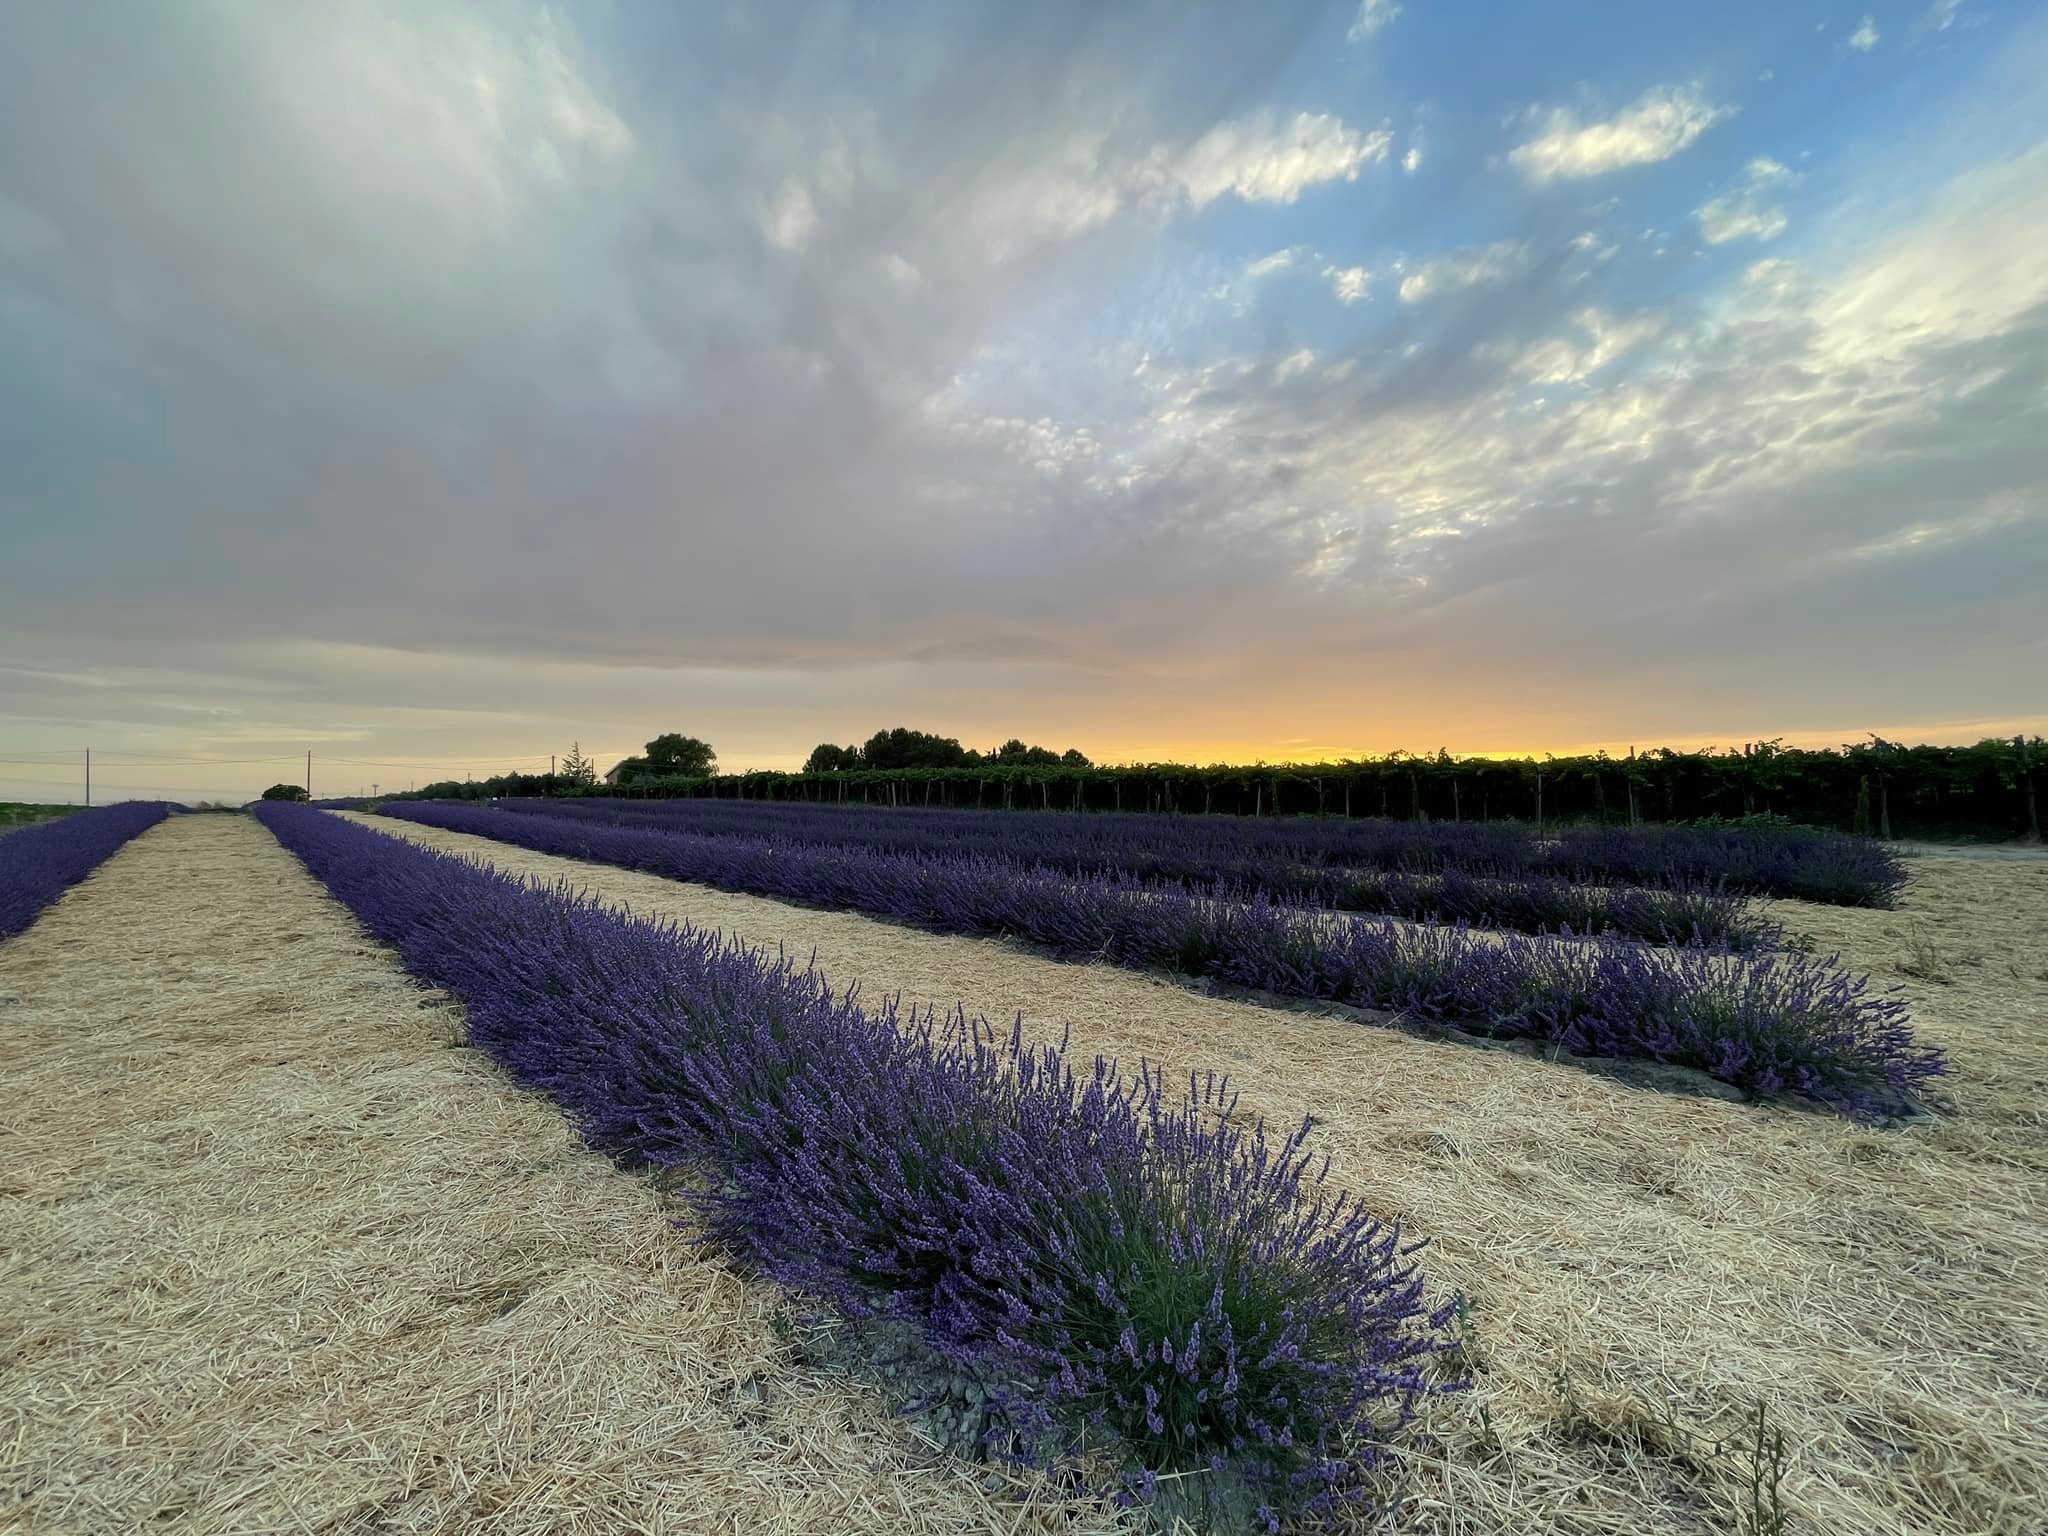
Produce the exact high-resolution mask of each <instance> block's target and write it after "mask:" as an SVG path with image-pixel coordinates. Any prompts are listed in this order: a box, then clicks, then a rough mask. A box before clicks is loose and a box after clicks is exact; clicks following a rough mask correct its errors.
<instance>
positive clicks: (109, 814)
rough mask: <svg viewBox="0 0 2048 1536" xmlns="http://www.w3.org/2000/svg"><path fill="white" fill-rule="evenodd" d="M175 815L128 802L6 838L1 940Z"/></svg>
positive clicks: (0, 882)
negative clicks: (126, 845)
mask: <svg viewBox="0 0 2048 1536" xmlns="http://www.w3.org/2000/svg"><path fill="white" fill-rule="evenodd" d="M170 813H171V807H170V806H169V805H166V804H165V803H164V802H162V801H160V800H127V801H123V802H122V803H121V804H119V805H109V806H103V807H101V808H100V809H98V810H93V811H77V812H74V813H73V814H71V815H69V816H60V817H58V818H57V819H56V820H54V821H44V822H38V823H37V824H36V825H34V826H31V827H24V828H22V829H21V830H20V831H18V832H10V833H8V834H7V836H5V837H0V939H4V938H7V937H9V936H10V935H13V934H17V933H20V932H21V931H22V930H23V929H25V928H26V927H28V925H29V924H30V923H32V922H34V921H35V920H36V914H37V913H39V912H41V911H42V910H43V908H45V907H47V906H48V905H49V904H50V903H51V902H53V901H55V900H56V899H57V898H58V897H59V896H61V895H63V894H64V892H65V891H66V890H68V889H69V888H70V887H72V886H74V885H76V884H77V883H78V882H79V881H81V880H83V879H84V878H85V877H86V876H87V875H89V874H91V873H92V872H93V871H94V870H95V869H98V868H99V867H100V865H101V864H102V863H103V862H104V861H105V860H106V858H107V856H108V855H109V854H111V853H113V852H114V850H115V849H117V848H119V847H120V846H121V845H122V844H123V843H125V842H127V841H128V840H129V839H130V838H132V837H134V836H136V835H137V834H138V833H142V832H147V831H148V830H149V829H150V828H151V827H153V826H155V825H156V824H157V823H158V822H160V821H162V820H163V819H164V818H165V817H166V816H168V815H170Z"/></svg>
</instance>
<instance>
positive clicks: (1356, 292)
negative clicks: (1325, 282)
mask: <svg viewBox="0 0 2048 1536" xmlns="http://www.w3.org/2000/svg"><path fill="white" fill-rule="evenodd" d="M1323 276H1324V277H1326V278H1328V279H1329V282H1330V291H1331V292H1332V293H1334V294H1336V295H1337V298H1338V300H1339V302H1341V303H1345V304H1356V303H1358V302H1359V300H1361V299H1366V298H1370V297H1371V296H1372V274H1371V273H1370V272H1368V271H1366V270H1365V268H1363V267H1325V268H1323Z"/></svg>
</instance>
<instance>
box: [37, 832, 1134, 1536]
mask: <svg viewBox="0 0 2048 1536" xmlns="http://www.w3.org/2000/svg"><path fill="white" fill-rule="evenodd" d="M459 1024H460V1019H459V1013H458V1011H457V1010H456V1009H455V1007H454V1005H453V1004H452V1003H451V1002H450V1001H449V1000H448V999H446V998H445V997H443V996H441V995H440V994H437V993H432V992H428V991H425V990H423V989H421V988H420V987H418V986H416V985H415V984H414V983H413V982H411V981H410V980H409V979H408V978H406V977H405V976H404V975H403V973H402V972H400V971H399V970H398V969H397V967H396V965H395V964H394V962H393V961H392V959H391V958H390V956H389V954H388V952H387V951H385V950H383V949H382V948H380V947H378V946H375V945H373V944H371V943H370V942H369V941H368V940H367V939H365V938H364V936H363V935H362V933H361V931H360V930H359V929H358V928H357V927H356V926H355V923H354V921H353V920H352V919H351V918H350V917H349V915H348V914H347V912H346V911H345V910H344V909H343V908H341V907H340V906H339V905H338V904H336V903H335V902H333V901H332V900H331V899H329V898H328V896H327V895H326V893H325V892H324V890H323V889H322V888H321V887H320V886H319V885H318V884H317V883H316V882H315V881H314V880H313V879H312V878H311V877H310V876H308V875H307V874H306V873H305V871H304V870H303V869H302V868H301V867H300V866H299V864H298V862H297V861H296V860H295V859H293V858H292V857H291V855H289V854H288V853H286V852H285V851H284V849H283V848H281V847H280V846H279V845H278V844H277V843H276V841H275V840H274V839H272V838H271V836H270V835H269V834H268V833H267V832H265V831H264V830H263V829H262V827H260V826H259V825H258V824H257V823H255V822H254V821H252V820H250V819H249V818H247V817H242V816H218V815H204V816H183V817H178V818H175V819H173V820H172V821H170V822H168V823H166V824H165V825H163V826H161V827H158V828H156V829H154V830H152V831H150V832H147V833H145V834H143V836H141V837H140V838H138V839H137V840H136V841H134V842H133V843H131V844H129V845H128V846H127V847H126V848H124V849H122V850H121V851H120V852H119V853H117V854H116V855H114V857H113V858H112V859H110V860H109V861H108V862H107V864H106V865H104V866H103V867H102V868H101V869H100V870H99V871H98V872H97V873H96V874H95V875H94V876H93V877H92V878H91V879H90V880H88V881H87V882H85V883H84V884H82V885H80V886H78V887H76V888H74V889H73V890H71V891H70V892H68V893H67V894H66V895H65V896H64V897H63V898H62V899H61V900H60V901H59V902H57V903H56V904H55V905H54V906H52V907H51V908H50V909H49V910H48V911H46V912H45V913H44V914H43V915H42V917H41V918H40V919H39V920H38V921H37V923H36V924H35V925H34V926H33V927H32V928H30V929H29V930H28V931H27V932H26V933H24V934H22V935H20V936H18V937H17V938H14V939H11V940H9V941H8V942H6V943H5V944H0V1070H4V1073H5V1082H6V1086H7V1094H6V1098H5V1102H4V1105H0V1528H5V1529H8V1530H19V1531H23V1532H50V1533H56V1532H63V1533H65V1536H101V1533H107V1536H113V1533H121V1536H128V1533H133V1532H138V1531H161V1532H193V1533H205V1536H224V1533H241V1532H249V1533H254V1532H259V1531H262V1532H272V1531H310V1532H321V1533H343V1532H348V1533H369V1532H420V1533H425V1532H439V1533H464V1536H471V1533H474V1536H481V1533H486V1532H488V1533H492V1536H499V1533H508V1536H509V1533H535V1536H539V1533H542V1532H546V1533H559V1532H587V1533H590V1536H616V1533H620V1532H649V1533H652V1532H724V1533H730V1532H734V1531H744V1532H755V1531H769V1532H786V1533H790V1536H796V1533H814V1532H840V1533H849V1536H850V1533H856V1532H860V1533H865V1532H880V1531H889V1532H897V1531H902V1532H915V1533H939V1532H949V1533H951V1532H967V1531H973V1532H995V1531H1047V1532H1050V1531H1055V1530H1088V1529H1093V1530H1098V1531H1107V1530H1109V1529H1110V1528H1111V1527H1112V1526H1113V1525H1114V1524H1115V1522H1114V1521H1112V1520H1111V1519H1110V1518H1109V1517H1108V1516H1107V1515H1105V1514H1103V1513H1101V1512H1099V1511H1088V1512H1085V1514H1084V1515H1083V1517H1082V1523H1080V1524H1070V1523H1069V1522H1068V1519H1067V1516H1066V1514H1064V1513H1062V1512H1060V1511H1059V1510H1058V1509H1057V1507H1050V1508H1049V1507H1046V1505H1045V1503H1044V1502H1043V1501H1042V1496H1039V1497H1040V1498H1041V1502H1040V1503H1039V1504H1038V1505H1037V1506H1036V1507H1034V1506H1033V1505H1031V1504H1030V1503H1028V1502H1027V1501H1026V1500H1025V1499H1024V1498H1021V1497H1018V1496H1013V1495H1005V1494H998V1493H992V1492H991V1491H988V1490H985V1489H983V1488H982V1487H980V1486H978V1484H977V1482H976V1480H975V1479H976V1478H977V1476H988V1475H989V1474H986V1473H977V1471H976V1469H973V1468H969V1467H964V1466H960V1465H951V1466H942V1465H939V1464H937V1463H936V1462H935V1460H934V1459H933V1458H930V1457H929V1456H926V1455H925V1454H924V1453H922V1452H921V1450H920V1448H919V1447H917V1446H916V1445H915V1444H914V1443H913V1442H911V1441H910V1439H909V1438H908V1436H907V1435H906V1434H905V1432H904V1431H903V1430H902V1428H901V1427H900V1425H899V1424H898V1423H897V1422H896V1421H894V1420H892V1419H890V1418H889V1417H888V1416H887V1415H886V1413H885V1412H884V1411H883V1410H882V1408H881V1407H880V1405H879V1404H878V1402H877V1401H876V1400H875V1399H873V1398H872V1397H870V1396H868V1395H867V1394H865V1393H862V1392H859V1391H855V1390H852V1389H849V1388H846V1387H844V1386H842V1385H839V1384H837V1383H834V1382H831V1381H827V1380H824V1379H822V1378H820V1377H818V1376H816V1375H815V1374H814V1373H810V1372H806V1371H800V1370H793V1369H792V1368H790V1367H789V1366H788V1365H787V1363H786V1351H785V1350H784V1348H783V1346H782V1345H781V1344H780V1343H779V1342H778V1339H777V1336H776V1332H775V1329H774V1327H773V1326H772V1320H773V1318H774V1315H775V1311H776V1308H777V1306H778V1303H779V1301H780V1298H779V1296H778V1294H777V1293H776V1292H775V1291H774V1290H773V1289H772V1288H769V1287H766V1286H762V1285H758V1284H753V1283H748V1282H744V1281H742V1280H740V1279H739V1278H737V1277H736V1276H735V1275H734V1273H733V1272H732V1271H730V1270H728V1269H727V1268H725V1267H723V1266H722V1265H720V1264H718V1263H716V1262H713V1261H711V1260H709V1259H707V1258H705V1257H703V1256H701V1255H700V1254H699V1253H698V1252H697V1251H696V1250H695V1249H694V1248H693V1246H692V1245H691V1243H690V1242H689V1240H688V1238H687V1237H686V1236H685V1235H684V1234H682V1233H679V1232H677V1231H676V1230H675V1229H674V1227H673V1226H672V1225H671V1213H669V1212H667V1211H665V1210H664V1209H663V1208H662V1206H661V1204H660V1203H659V1201H658V1200H657V1198H656V1196H655V1194H654V1192H653V1191H652V1190H651V1188H650V1187H649V1186H648V1185H646V1184H645V1183H644V1182H642V1181H641V1180H639V1179H637V1178H632V1177H629V1176H627V1175H625V1174H622V1173H619V1172H617V1171H616V1170H615V1169H613V1168H612V1167H611V1166H610V1165H609V1164H608V1163H606V1162H604V1161H603V1160H601V1159H599V1158H597V1157H595V1156H593V1155H591V1154H590V1153H589V1152H588V1151H586V1150H585V1149H584V1148H583V1146H582V1144H581V1143H580V1142H579V1141H577V1139H576V1138H575V1137H574V1136H573V1135H572V1134H571V1133H570V1131H569V1130H568V1129H566V1128H565V1126H564V1125H563V1123H562V1121H561V1120H560V1119H559V1117H558V1116H557V1115H556V1114H555V1112H554V1111H553V1110H552V1109H551V1108H550V1107H548V1106H547V1105H545V1104H543V1103H542V1102H540V1101H539V1100H537V1099H534V1098H532V1097H530V1096H528V1095H526V1094H523V1093H520V1092H518V1091H516V1090H514V1089H513V1088H511V1087H510V1086H509V1085H508V1084H507V1083H506V1082H505V1080H504V1079H503V1078H502V1077H500V1075H499V1074H498V1073H497V1072H496V1070H495V1069H494V1068H493V1067H492V1066H491V1065H490V1063H489V1062H488V1061H487V1060H485V1059H484V1058H483V1057H481V1056H480V1055H478V1054H477V1053H475V1052H472V1051H470V1050H468V1049H464V1048H456V1047H455V1044H454V1040H455V1035H456V1031H457V1030H458V1028H459Z"/></svg>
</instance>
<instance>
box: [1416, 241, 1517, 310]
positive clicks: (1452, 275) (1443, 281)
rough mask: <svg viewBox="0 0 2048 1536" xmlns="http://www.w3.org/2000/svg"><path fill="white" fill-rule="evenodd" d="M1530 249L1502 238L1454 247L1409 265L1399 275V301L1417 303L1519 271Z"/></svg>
mask: <svg viewBox="0 0 2048 1536" xmlns="http://www.w3.org/2000/svg"><path fill="white" fill-rule="evenodd" d="M1529 255H1530V250H1529V247H1528V245H1527V244H1525V243H1524V242H1522V241H1520V240H1502V241H1499V242H1497V243H1495V244H1493V245H1488V246H1480V247H1474V248H1472V249H1468V250H1462V251H1454V252H1452V253H1451V254H1450V255H1448V256H1439V257H1436V258H1435V259H1433V260H1430V261H1425V262H1422V263H1420V264H1419V265H1417V266H1413V267H1409V268H1408V269H1407V270H1406V275H1405V276H1403V277H1402V279H1401V288H1400V294H1401V302H1402V303H1403V304H1420V303H1421V302H1423V301H1424V300H1425V299H1438V298H1442V297H1444V296H1445V295H1446V294H1452V293H1457V292H1460V291H1461V290H1463V289H1466V288H1481V287H1485V286H1487V285H1489V284H1492V283H1498V282H1500V281H1502V280H1503V279H1505V278H1507V277H1509V276H1511V275H1512V274H1513V273H1515V272H1517V271H1519V270H1520V269H1521V268H1522V266H1523V265H1524V263H1526V262H1527V260H1528V259H1529Z"/></svg>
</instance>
